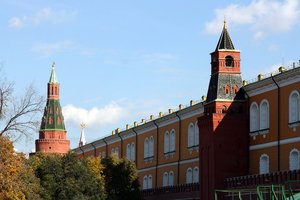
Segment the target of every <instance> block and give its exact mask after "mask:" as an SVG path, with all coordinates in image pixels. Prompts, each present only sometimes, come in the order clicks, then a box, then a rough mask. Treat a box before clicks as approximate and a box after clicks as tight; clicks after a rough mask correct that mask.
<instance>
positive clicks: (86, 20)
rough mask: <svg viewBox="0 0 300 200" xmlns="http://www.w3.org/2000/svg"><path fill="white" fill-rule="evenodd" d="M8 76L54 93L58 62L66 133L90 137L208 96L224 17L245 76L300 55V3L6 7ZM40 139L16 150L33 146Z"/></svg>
mask: <svg viewBox="0 0 300 200" xmlns="http://www.w3.org/2000/svg"><path fill="white" fill-rule="evenodd" d="M0 7H1V8H2V9H1V18H0V32H1V36H0V44H1V48H0V65H1V66H2V71H1V73H4V74H5V76H6V77H7V79H8V80H10V81H13V82H14V83H15V93H16V94H21V93H22V91H23V90H24V88H25V87H26V86H27V85H30V84H31V83H33V84H34V86H35V88H36V89H37V90H38V92H39V93H40V94H42V95H44V96H45V97H46V89H47V82H48V80H49V76H50V71H51V65H52V62H53V61H55V62H56V73H57V76H58V79H59V81H60V84H61V105H62V107H63V109H64V112H63V113H64V116H65V123H66V128H67V131H68V135H67V137H68V138H69V139H70V140H71V147H72V148H74V147H76V146H77V144H78V140H79V134H80V128H79V127H80V126H79V124H80V122H85V123H86V129H85V134H86V139H87V141H92V140H95V139H97V138H101V137H103V136H105V135H109V134H111V131H112V130H114V129H116V128H119V127H120V128H124V127H125V125H126V124H133V122H134V121H138V122H140V121H141V119H142V118H146V119H147V118H149V116H150V115H152V114H153V115H158V113H159V112H160V111H163V112H166V111H167V109H168V108H177V107H178V105H179V104H188V103H189V101H190V100H191V99H194V100H198V99H200V98H201V96H202V95H206V92H207V87H208V82H209V78H210V55H209V53H211V52H212V51H213V50H214V49H215V47H216V44H217V42H218V39H219V36H220V33H221V30H222V26H223V20H224V16H225V17H226V20H227V22H228V29H229V32H230V35H231V38H232V40H233V43H234V45H235V48H236V49H239V50H241V59H242V61H241V70H242V76H243V79H245V80H249V79H252V78H255V77H256V76H257V74H259V73H263V74H264V73H270V72H272V71H274V70H276V69H277V68H278V66H279V65H289V64H290V63H291V62H293V61H296V62H298V60H299V59H300V54H299V47H300V40H299V35H300V24H299V23H300V2H299V1H298V0H244V1H243V0H236V1H227V0H226V1H225V0H214V1H199V0H189V1H182V0H164V1H161V0H151V1H137V0H135V1H134V0H128V1H121V0H119V1H100V0H97V1H88V3H87V2H82V1H72V2H71V1H54V0H53V1H33V0H28V1H21V0H20V1H16V0H1V1H0ZM37 136H38V135H37V133H33V135H32V138H31V139H29V140H23V141H22V142H18V143H17V144H16V148H17V149H18V150H21V151H24V152H29V151H31V149H34V140H35V139H36V138H37Z"/></svg>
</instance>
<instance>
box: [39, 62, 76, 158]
mask: <svg viewBox="0 0 300 200" xmlns="http://www.w3.org/2000/svg"><path fill="white" fill-rule="evenodd" d="M54 65H55V63H53V65H52V70H51V75H50V80H49V82H48V92H47V94H48V98H47V103H46V106H45V110H44V115H43V117H42V122H41V127H40V131H39V139H38V140H36V142H35V144H36V152H44V153H60V154H61V153H67V152H68V151H69V149H70V140H67V138H66V133H67V131H66V129H65V123H64V117H63V114H62V109H61V106H60V102H59V86H60V85H59V82H58V79H57V76H56V73H55V69H54Z"/></svg>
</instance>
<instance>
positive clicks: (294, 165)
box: [290, 149, 300, 170]
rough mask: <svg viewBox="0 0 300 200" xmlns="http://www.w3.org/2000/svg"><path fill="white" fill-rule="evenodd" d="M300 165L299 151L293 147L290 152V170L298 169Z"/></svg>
mask: <svg viewBox="0 0 300 200" xmlns="http://www.w3.org/2000/svg"><path fill="white" fill-rule="evenodd" d="M298 169H300V167H299V151H298V149H293V150H292V151H291V152H290V170H298Z"/></svg>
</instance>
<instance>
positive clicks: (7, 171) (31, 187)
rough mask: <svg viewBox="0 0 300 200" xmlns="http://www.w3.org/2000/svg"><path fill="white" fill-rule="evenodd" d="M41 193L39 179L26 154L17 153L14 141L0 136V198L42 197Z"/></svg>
mask: <svg viewBox="0 0 300 200" xmlns="http://www.w3.org/2000/svg"><path fill="white" fill-rule="evenodd" d="M39 193H40V187H39V181H38V179H37V178H36V177H35V175H34V171H33V169H32V168H31V167H30V166H29V165H27V164H26V162H25V157H24V154H22V153H16V152H15V151H14V149H13V145H12V142H11V141H10V140H9V139H8V138H6V137H3V136H0V199H4V200H6V199H7V200H9V199H40V195H39Z"/></svg>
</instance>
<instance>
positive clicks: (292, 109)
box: [289, 90, 300, 123]
mask: <svg viewBox="0 0 300 200" xmlns="http://www.w3.org/2000/svg"><path fill="white" fill-rule="evenodd" d="M299 112H300V100H299V92H298V91H296V90H295V91H293V92H292V93H291V94H290V97H289V123H295V122H298V121H299V119H300V118H299V116H300V114H299Z"/></svg>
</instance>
